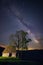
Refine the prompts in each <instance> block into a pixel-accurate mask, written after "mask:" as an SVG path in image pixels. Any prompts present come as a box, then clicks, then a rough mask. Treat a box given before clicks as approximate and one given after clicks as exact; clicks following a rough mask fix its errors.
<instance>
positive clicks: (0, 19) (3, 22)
mask: <svg viewBox="0 0 43 65" xmlns="http://www.w3.org/2000/svg"><path fill="white" fill-rule="evenodd" d="M17 30H24V31H27V32H28V33H29V37H30V38H31V39H32V42H31V43H29V48H40V49H41V48H43V2H42V1H41V0H0V42H4V43H6V44H7V43H8V42H9V41H8V40H9V35H10V34H14V33H15V32H16V31H17ZM34 40H35V41H34Z"/></svg>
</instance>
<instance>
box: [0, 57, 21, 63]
mask: <svg viewBox="0 0 43 65" xmlns="http://www.w3.org/2000/svg"><path fill="white" fill-rule="evenodd" d="M18 61H20V59H19V58H14V57H0V62H18Z"/></svg>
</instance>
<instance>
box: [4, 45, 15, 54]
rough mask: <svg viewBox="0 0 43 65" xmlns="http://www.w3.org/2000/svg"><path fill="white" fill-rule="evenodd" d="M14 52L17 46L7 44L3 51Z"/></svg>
mask: <svg viewBox="0 0 43 65" xmlns="http://www.w3.org/2000/svg"><path fill="white" fill-rule="evenodd" d="M12 52H16V47H15V46H10V45H9V46H6V48H5V50H4V51H3V53H12Z"/></svg>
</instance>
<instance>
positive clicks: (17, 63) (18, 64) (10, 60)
mask: <svg viewBox="0 0 43 65" xmlns="http://www.w3.org/2000/svg"><path fill="white" fill-rule="evenodd" d="M1 64H2V65H3V64H5V65H6V64H7V65H12V64H13V65H39V64H40V62H37V61H30V60H27V61H26V60H21V59H19V58H14V57H0V65H1Z"/></svg>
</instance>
